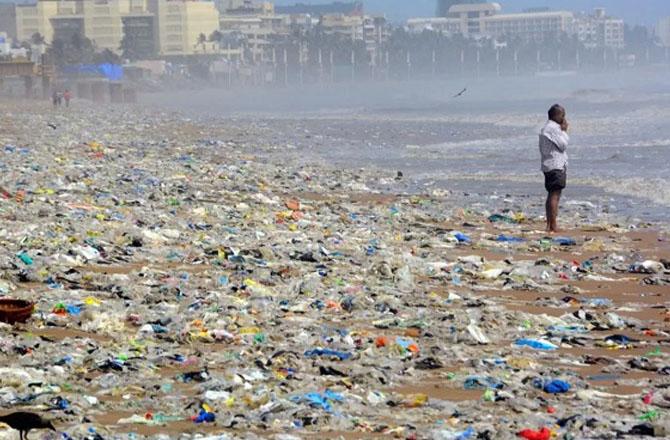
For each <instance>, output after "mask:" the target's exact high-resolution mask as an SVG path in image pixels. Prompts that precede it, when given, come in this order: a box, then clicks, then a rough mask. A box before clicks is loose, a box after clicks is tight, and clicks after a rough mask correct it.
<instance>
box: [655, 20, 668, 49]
mask: <svg viewBox="0 0 670 440" xmlns="http://www.w3.org/2000/svg"><path fill="white" fill-rule="evenodd" d="M656 36H657V37H658V39H659V40H660V41H661V44H662V45H663V46H665V47H670V17H665V18H662V19H660V20H659V21H658V24H657V25H656Z"/></svg>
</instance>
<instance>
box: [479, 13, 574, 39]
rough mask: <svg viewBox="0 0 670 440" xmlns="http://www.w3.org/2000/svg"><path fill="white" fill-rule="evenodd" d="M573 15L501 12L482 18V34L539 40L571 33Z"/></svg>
mask: <svg viewBox="0 0 670 440" xmlns="http://www.w3.org/2000/svg"><path fill="white" fill-rule="evenodd" d="M574 21H575V17H574V15H573V14H572V12H565V11H548V12H530V13H522V14H504V15H503V14H501V15H494V16H491V17H487V18H486V19H485V20H482V22H481V23H482V26H483V30H482V34H484V35H490V36H492V37H501V36H503V35H507V36H514V37H518V38H521V39H522V40H524V41H533V40H535V41H541V40H543V39H545V38H546V37H550V38H551V37H552V36H555V35H559V34H561V33H568V34H569V33H572V29H573V25H574Z"/></svg>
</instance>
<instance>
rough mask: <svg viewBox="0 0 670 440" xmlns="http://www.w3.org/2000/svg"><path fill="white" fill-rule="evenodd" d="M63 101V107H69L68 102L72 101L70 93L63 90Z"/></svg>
mask: <svg viewBox="0 0 670 440" xmlns="http://www.w3.org/2000/svg"><path fill="white" fill-rule="evenodd" d="M63 99H65V107H69V106H70V100H71V99H72V92H70V91H69V90H67V89H65V92H63Z"/></svg>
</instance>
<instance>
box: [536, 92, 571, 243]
mask: <svg viewBox="0 0 670 440" xmlns="http://www.w3.org/2000/svg"><path fill="white" fill-rule="evenodd" d="M568 128H569V124H568V120H567V119H566V117H565V109H564V108H563V107H561V106H560V105H558V104H555V105H553V106H552V107H551V108H550V109H549V120H548V121H547V123H546V124H545V125H544V127H543V128H542V131H540V153H541V154H542V172H543V173H544V187H545V188H546V190H547V192H548V193H549V195H548V196H547V204H546V209H547V232H550V233H554V232H558V204H559V202H560V201H561V193H562V192H563V190H564V189H565V186H566V184H567V172H568V153H567V152H566V150H567V148H568V144H569V142H570V136H568Z"/></svg>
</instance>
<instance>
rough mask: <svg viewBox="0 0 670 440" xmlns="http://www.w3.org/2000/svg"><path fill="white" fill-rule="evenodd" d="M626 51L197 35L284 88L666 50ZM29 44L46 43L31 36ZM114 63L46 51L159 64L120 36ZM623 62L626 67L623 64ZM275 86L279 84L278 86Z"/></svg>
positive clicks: (435, 35) (79, 49)
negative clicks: (255, 43) (258, 49)
mask: <svg viewBox="0 0 670 440" xmlns="http://www.w3.org/2000/svg"><path fill="white" fill-rule="evenodd" d="M625 41H626V48H625V49H624V50H617V49H613V48H603V47H591V46H588V47H587V45H585V44H584V43H583V42H581V41H579V40H578V38H577V37H576V36H575V35H568V34H565V33H564V34H559V35H556V34H547V35H546V36H545V37H544V38H543V39H542V41H524V40H522V39H520V38H515V37H505V36H503V37H499V38H497V39H492V38H465V37H463V36H462V35H460V34H453V35H449V34H445V33H442V32H438V31H433V30H424V31H423V32H420V33H413V32H408V31H407V30H406V29H405V28H404V27H394V28H392V29H391V30H390V35H389V37H388V38H387V39H386V40H385V41H384V43H382V44H376V45H375V47H374V48H373V50H368V49H371V48H367V47H366V43H365V42H364V41H360V40H354V39H352V38H351V37H349V36H346V35H342V34H339V35H338V34H333V33H329V32H327V31H326V30H325V29H324V28H323V27H321V26H320V25H317V26H315V27H313V28H310V29H305V28H302V27H295V28H294V29H293V30H292V31H291V32H290V33H289V34H288V35H276V36H274V37H271V40H270V44H269V45H267V46H266V48H265V50H264V53H263V56H262V57H261V59H258V57H256V59H254V57H253V56H252V55H253V54H252V51H251V49H250V47H249V42H248V41H247V40H246V37H245V36H244V34H242V33H241V32H233V33H222V32H220V31H214V32H213V33H212V34H211V35H209V36H207V35H205V34H201V35H200V36H199V38H198V41H197V44H196V46H198V45H201V46H202V48H203V49H202V51H203V58H206V59H207V60H213V59H216V54H214V53H212V54H207V53H206V50H205V48H206V45H205V44H206V42H217V43H218V44H219V46H220V47H222V48H224V49H225V48H232V49H240V48H242V49H243V50H242V53H243V54H244V56H243V61H242V63H244V64H247V65H249V64H258V63H260V62H263V63H265V64H268V63H273V64H275V65H276V66H283V68H281V69H277V70H278V75H277V76H278V77H284V78H283V79H284V80H285V81H291V82H292V81H296V80H297V79H299V80H300V81H316V80H319V79H323V77H324V76H325V77H333V79H338V80H340V79H346V78H352V79H363V78H380V77H386V78H395V79H404V78H414V77H424V76H429V75H433V76H440V75H472V74H498V75H512V74H518V73H525V72H533V71H538V70H578V69H608V68H615V67H618V66H620V65H621V64H620V63H621V60H620V57H621V56H622V55H624V54H625V55H634V56H635V63H636V64H637V65H644V64H648V63H655V62H661V61H666V62H667V61H668V59H667V57H668V51H667V49H665V48H663V47H661V46H660V44H659V43H658V41H656V39H655V38H654V37H653V35H652V34H651V33H650V31H649V29H647V28H646V27H643V26H636V27H629V26H626V28H625ZM30 43H32V44H40V43H44V38H43V37H42V36H41V35H39V34H36V35H34V36H33V38H32V39H31V42H30ZM119 52H120V54H121V55H120V56H119V55H117V54H116V53H115V52H114V51H111V50H109V49H105V50H98V49H97V48H96V47H95V44H94V43H93V42H92V41H91V40H89V39H88V38H86V37H84V36H82V35H80V34H73V35H72V36H71V37H70V38H67V39H63V38H56V39H55V40H54V41H53V42H52V43H51V45H50V46H49V48H48V53H49V55H50V56H51V59H53V60H54V62H55V63H56V64H57V65H59V66H64V65H69V64H88V63H121V62H122V60H124V59H126V60H130V61H135V60H141V59H152V58H157V53H156V51H155V48H153V47H151V46H147V45H146V38H142V36H141V35H133V34H132V32H130V33H126V34H125V35H124V37H123V40H122V41H121V44H120V47H119ZM627 62H628V61H627ZM278 80H281V78H278Z"/></svg>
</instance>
